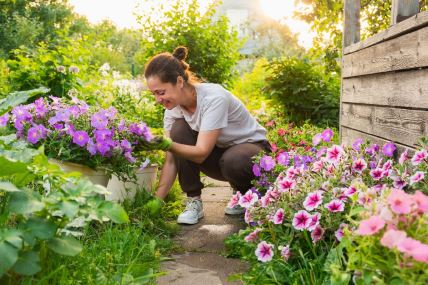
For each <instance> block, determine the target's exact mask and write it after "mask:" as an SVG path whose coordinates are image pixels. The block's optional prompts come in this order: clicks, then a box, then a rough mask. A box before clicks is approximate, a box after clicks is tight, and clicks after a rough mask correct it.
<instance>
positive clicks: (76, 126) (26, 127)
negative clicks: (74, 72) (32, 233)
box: [0, 96, 152, 177]
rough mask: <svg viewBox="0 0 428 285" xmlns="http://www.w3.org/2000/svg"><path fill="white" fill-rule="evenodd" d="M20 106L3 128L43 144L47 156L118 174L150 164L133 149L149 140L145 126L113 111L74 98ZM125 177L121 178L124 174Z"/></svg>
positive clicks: (3, 119)
mask: <svg viewBox="0 0 428 285" xmlns="http://www.w3.org/2000/svg"><path fill="white" fill-rule="evenodd" d="M50 99H51V100H47V99H45V98H39V99H37V100H36V101H34V103H31V104H28V105H20V106H16V107H15V108H13V109H12V111H11V112H10V113H6V114H4V115H3V116H1V117H0V127H10V128H11V129H13V130H14V131H15V132H16V135H17V137H19V138H21V139H25V140H27V141H28V142H29V143H31V144H33V145H35V146H39V145H41V144H44V146H45V151H46V153H47V155H48V156H50V157H53V158H57V159H60V160H64V161H70V162H76V163H80V164H84V165H87V166H89V167H92V168H99V167H103V168H105V169H109V170H111V171H112V172H113V173H115V174H119V175H120V172H121V171H122V170H123V169H124V167H125V166H131V165H132V167H135V166H137V165H138V164H142V165H144V164H145V165H147V161H145V160H144V159H143V157H141V156H140V155H139V154H138V152H137V151H135V146H136V145H137V144H138V143H139V142H141V141H150V140H151V139H152V134H151V132H150V129H149V128H148V127H147V126H146V124H145V123H143V122H128V121H126V120H125V119H123V118H121V117H120V116H119V115H118V113H117V110H116V109H115V108H113V107H110V108H108V109H101V108H97V109H96V108H93V107H90V106H89V105H88V104H86V103H85V102H84V101H81V100H79V99H77V98H75V97H73V98H72V100H71V102H70V103H67V102H65V101H64V100H63V99H60V98H57V97H53V96H50ZM120 176H121V177H123V175H120Z"/></svg>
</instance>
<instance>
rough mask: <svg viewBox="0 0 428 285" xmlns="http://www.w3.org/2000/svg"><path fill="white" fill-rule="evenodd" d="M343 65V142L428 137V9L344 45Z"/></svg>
mask: <svg viewBox="0 0 428 285" xmlns="http://www.w3.org/2000/svg"><path fill="white" fill-rule="evenodd" d="M345 15H346V14H345ZM342 64H343V65H342V94H341V111H340V112H341V114H340V133H341V140H342V142H344V143H352V142H353V141H354V140H355V139H356V138H358V137H365V138H370V139H371V140H372V141H375V142H378V143H384V142H386V141H394V142H395V143H396V144H397V145H398V146H399V148H414V147H415V143H416V142H417V141H418V139H419V138H420V137H422V136H428V12H423V13H419V14H417V15H415V16H412V17H410V18H408V19H406V20H404V21H402V22H399V23H397V24H395V25H393V26H391V28H389V29H388V30H386V31H383V32H381V33H379V34H377V35H375V36H373V37H371V38H369V39H367V40H366V41H363V42H358V43H354V44H351V45H349V46H347V47H345V48H344V50H343V62H342Z"/></svg>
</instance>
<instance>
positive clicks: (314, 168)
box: [312, 160, 324, 172]
mask: <svg viewBox="0 0 428 285" xmlns="http://www.w3.org/2000/svg"><path fill="white" fill-rule="evenodd" d="M323 167H324V162H323V161H322V160H318V161H315V162H314V163H313V164H312V171H313V172H320V171H321V169H322V168H323Z"/></svg>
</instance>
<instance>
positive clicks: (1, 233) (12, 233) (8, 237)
mask: <svg viewBox="0 0 428 285" xmlns="http://www.w3.org/2000/svg"><path fill="white" fill-rule="evenodd" d="M21 235H22V232H21V231H19V230H15V229H1V230H0V242H6V241H7V242H8V243H10V244H11V245H13V246H14V247H16V248H17V249H21V247H22V239H21Z"/></svg>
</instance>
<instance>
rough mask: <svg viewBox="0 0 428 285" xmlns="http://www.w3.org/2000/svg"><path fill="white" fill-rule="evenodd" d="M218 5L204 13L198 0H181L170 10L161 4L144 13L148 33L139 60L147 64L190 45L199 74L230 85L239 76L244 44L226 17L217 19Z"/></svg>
mask: <svg viewBox="0 0 428 285" xmlns="http://www.w3.org/2000/svg"><path fill="white" fill-rule="evenodd" d="M216 5H217V4H212V5H210V7H209V8H208V10H207V11H206V12H205V13H201V12H200V10H199V4H198V1H197V0H177V1H173V3H172V7H171V8H170V9H167V10H165V9H164V8H163V7H164V6H163V5H159V6H157V8H156V9H158V10H156V9H155V11H154V12H152V13H147V14H145V16H144V17H142V16H141V17H140V18H141V19H140V23H141V25H142V27H143V31H144V34H143V38H142V43H141V50H140V52H138V53H137V55H136V59H137V62H138V63H140V64H144V63H145V62H147V60H148V59H149V58H150V57H152V56H154V55H155V54H157V53H159V52H171V53H172V51H173V50H174V49H175V48H176V47H177V46H178V45H183V46H187V47H188V48H189V57H188V59H187V60H186V61H187V62H188V63H189V65H190V68H191V70H192V71H193V72H194V73H195V74H196V75H197V76H198V77H200V78H202V79H204V80H206V81H209V82H215V83H222V84H225V85H227V86H230V85H231V84H232V82H233V80H234V79H235V77H236V75H237V74H236V72H235V71H234V67H235V64H236V63H237V61H238V59H239V53H238V49H239V47H240V45H241V43H240V42H239V40H238V37H237V33H236V32H235V31H231V29H229V24H228V20H227V18H226V17H220V18H219V19H214V18H213V17H214V14H215V6H216ZM160 14H162V15H163V17H162V20H161V21H160V19H159V17H158V15H160Z"/></svg>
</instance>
